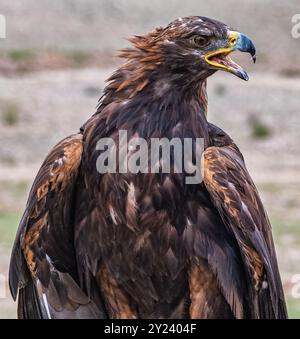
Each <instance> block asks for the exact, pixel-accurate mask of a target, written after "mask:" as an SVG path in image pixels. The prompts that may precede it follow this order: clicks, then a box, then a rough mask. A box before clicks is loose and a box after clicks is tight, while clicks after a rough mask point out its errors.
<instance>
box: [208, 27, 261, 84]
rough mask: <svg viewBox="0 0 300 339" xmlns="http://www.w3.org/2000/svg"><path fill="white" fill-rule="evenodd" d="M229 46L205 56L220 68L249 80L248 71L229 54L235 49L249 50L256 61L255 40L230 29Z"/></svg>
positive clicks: (211, 63)
mask: <svg viewBox="0 0 300 339" xmlns="http://www.w3.org/2000/svg"><path fill="white" fill-rule="evenodd" d="M228 40H229V46H228V47H226V48H220V49H219V50H217V51H215V52H213V53H209V54H207V55H206V56H205V61H206V62H207V63H208V64H209V65H211V66H214V67H216V68H218V69H222V70H224V71H226V72H230V73H232V74H234V75H236V76H238V77H239V78H241V79H243V80H246V81H247V80H249V76H248V74H247V72H246V71H245V70H244V69H243V68H242V67H241V66H240V65H238V64H237V63H235V62H234V61H233V60H232V59H231V58H230V57H229V54H230V53H231V52H233V51H241V52H247V53H249V54H250V55H251V56H252V60H253V62H254V63H255V61H256V55H255V52H256V51H255V46H254V44H253V42H252V41H251V40H250V39H249V38H248V37H247V36H246V35H244V34H241V33H239V32H234V31H228Z"/></svg>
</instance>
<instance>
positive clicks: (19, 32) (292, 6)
mask: <svg viewBox="0 0 300 339" xmlns="http://www.w3.org/2000/svg"><path fill="white" fill-rule="evenodd" d="M297 13H300V7H299V0H288V1H280V0H272V1H271V0H252V1H241V0H227V1H214V2H212V1H206V0H185V1H181V0H165V1H158V0H152V1H148V2H145V1H138V0H126V1H125V0H109V1H108V0H106V1H104V0H77V1H75V0H41V1H38V2H37V1H34V0H27V1H20V0H14V1H7V0H0V14H2V15H4V16H5V18H6V38H5V39H0V318H14V317H16V304H15V303H13V302H12V300H11V298H10V294H9V290H8V287H7V278H6V277H7V271H8V262H9V255H10V249H11V246H12V242H13V239H14V235H15V232H16V228H17V226H18V222H19V220H20V216H21V213H22V211H23V209H24V207H25V204H26V199H27V195H28V192H29V189H30V186H31V183H32V181H33V179H34V177H35V175H36V173H37V170H38V168H39V166H40V165H41V162H42V161H43V159H44V157H45V156H46V154H47V152H48V151H49V150H50V148H51V147H52V146H53V145H54V144H55V143H57V142H58V141H59V140H60V139H62V138H63V137H65V136H67V135H69V134H71V133H74V132H76V131H77V130H78V128H79V127H80V126H81V125H82V124H83V123H84V121H85V120H86V119H87V118H88V117H89V116H90V115H91V114H93V113H94V111H95V106H96V104H97V100H98V98H99V97H100V95H101V92H102V90H103V87H104V80H105V79H106V78H107V77H108V76H109V74H110V73H111V72H112V70H113V69H114V68H115V67H116V66H117V64H118V62H119V61H118V59H117V58H115V57H114V55H115V54H116V52H115V50H116V49H119V48H121V47H124V46H126V45H128V43H127V42H126V40H125V38H126V37H128V36H130V35H133V34H141V33H145V32H147V31H149V30H152V29H153V28H154V27H156V26H160V25H162V26H163V25H166V24H167V23H169V22H170V21H172V20H173V19H175V18H177V17H181V16H187V15H203V16H208V17H212V18H215V19H219V20H221V21H223V22H225V23H227V24H228V25H230V26H232V27H233V28H234V29H236V30H239V31H240V32H243V33H245V34H247V35H249V36H250V37H251V38H252V40H253V41H254V42H255V44H256V47H257V50H258V55H257V64H256V65H255V67H253V66H252V65H251V62H250V59H249V58H248V57H247V56H239V58H240V60H239V61H240V62H242V64H243V65H244V66H245V68H246V69H247V70H249V75H250V81H249V82H248V83H246V82H243V81H241V80H239V79H237V78H235V77H233V76H232V75H230V74H225V73H224V72H223V73H222V72H219V73H218V74H216V75H215V76H213V77H211V78H210V79H209V82H208V92H209V93H208V94H209V120H211V121H212V122H214V123H216V124H218V125H219V126H220V127H221V128H223V129H225V130H226V131H227V132H228V133H229V134H230V135H231V136H232V138H233V139H234V140H235V141H236V142H237V144H238V145H239V147H240V149H241V151H242V152H243V154H244V156H245V160H246V164H247V166H248V168H249V171H250V173H251V175H252V177H253V179H254V181H255V182H256V184H257V186H258V189H259V191H260V193H261V196H262V199H263V202H264V204H265V207H266V209H267V211H268V213H269V216H270V218H271V221H272V225H273V232H274V237H275V243H276V247H277V251H278V252H277V253H278V257H279V263H280V269H281V274H282V278H283V282H284V288H285V293H286V297H287V301H288V308H289V315H290V317H292V318H300V246H299V245H300V228H299V222H300V208H299V207H300V178H299V175H298V174H299V173H300V148H299V140H300V128H299V126H300V62H299V58H300V54H299V52H300V38H299V39H296V38H295V37H294V38H293V36H292V33H291V32H292V27H293V25H295V24H293V23H292V17H293V16H294V15H295V14H297ZM237 57H238V56H237Z"/></svg>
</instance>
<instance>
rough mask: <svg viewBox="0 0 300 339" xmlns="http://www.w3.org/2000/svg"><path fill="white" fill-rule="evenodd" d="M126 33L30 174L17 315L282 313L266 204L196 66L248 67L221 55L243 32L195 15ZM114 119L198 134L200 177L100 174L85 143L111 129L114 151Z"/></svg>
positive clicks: (130, 130)
mask: <svg viewBox="0 0 300 339" xmlns="http://www.w3.org/2000/svg"><path fill="white" fill-rule="evenodd" d="M130 41H131V43H132V44H133V47H131V48H128V49H125V50H123V51H122V54H121V56H122V57H123V58H125V59H126V62H125V63H124V64H123V65H122V66H121V67H120V68H119V69H118V70H117V71H116V72H115V73H114V74H113V75H112V76H111V77H110V78H109V79H108V84H107V86H106V88H105V91H104V95H103V97H102V98H101V99H100V102H99V106H98V109H97V112H96V113H95V114H94V115H93V116H92V117H91V118H90V119H89V120H88V121H87V122H86V123H85V124H84V126H83V127H82V128H81V129H80V131H79V132H78V133H77V134H74V135H72V136H69V137H67V138H66V139H64V140H63V141H61V142H60V143H58V144H57V145H56V146H55V147H54V148H53V149H52V151H51V152H50V153H49V155H48V156H47V157H46V160H45V161H44V163H43V165H42V167H41V169H40V171H39V172H38V174H37V177H36V179H35V181H34V183H33V186H32V189H31V192H30V195H29V199H28V203H27V206H26V209H25V212H24V214H23V217H22V220H21V222H20V226H19V229H18V233H17V236H16V241H15V245H14V248H13V251H12V257H11V264H10V288H11V293H12V295H13V297H14V298H16V297H17V294H18V316H19V317H20V318H193V319H196V318H286V317H287V313H286V306H285V301H284V295H283V289H282V284H281V280H280V275H279V271H278V265H277V260H276V254H275V249H274V244H273V240H272V234H271V226H270V222H269V220H268V217H267V214H266V212H265V210H264V207H263V205H262V203H261V200H260V198H259V195H258V192H257V190H256V188H255V185H254V184H253V182H252V180H251V177H250V175H249V173H248V171H247V169H246V166H245V163H244V159H243V156H242V154H241V153H240V151H239V149H238V147H237V146H236V145H235V144H234V142H233V141H232V139H231V138H230V137H229V136H228V135H227V134H226V133H225V132H223V131H222V130H221V129H219V128H218V127H216V126H214V125H212V124H210V123H209V122H208V121H207V118H206V111H207V95H206V79H207V78H208V77H209V76H210V75H212V74H213V73H215V72H216V71H217V70H224V71H227V72H230V73H233V74H235V75H237V76H238V77H240V78H242V79H244V80H248V76H247V73H246V72H245V71H244V70H243V69H242V68H241V67H240V66H239V65H237V64H236V63H234V62H233V61H232V60H231V59H230V57H229V54H230V52H232V51H233V50H240V51H243V52H249V53H250V54H251V55H252V57H253V60H254V61H255V48H254V45H253V43H252V42H251V40H250V39H249V38H248V37H246V36H245V35H243V34H240V33H238V32H235V31H232V30H230V29H229V27H228V26H226V25H225V24H223V23H221V22H218V21H216V20H212V19H208V18H204V17H197V16H195V17H187V18H182V19H181V18H180V19H178V20H175V21H174V22H172V23H171V24H169V25H168V26H167V27H165V28H158V29H156V30H155V31H153V32H151V33H149V34H146V35H144V36H135V37H134V38H132V39H130ZM224 114H226V112H224ZM120 130H125V131H127V135H128V140H132V139H134V138H137V137H139V138H143V139H144V140H146V141H147V142H150V140H152V138H168V139H171V138H174V137H176V138H179V140H183V139H184V138H192V140H194V139H195V138H202V139H203V140H204V153H203V154H202V156H203V157H202V159H203V161H202V167H203V171H202V175H203V181H202V182H200V183H197V184H187V183H186V181H185V179H186V177H187V176H188V173H186V172H183V173H177V172H175V171H174V170H173V171H171V173H151V172H150V171H148V172H147V171H146V172H143V173H141V172H139V173H132V172H127V173H122V172H121V171H118V169H119V168H120V165H121V164H120V163H119V162H117V170H116V171H115V172H116V173H104V174H103V173H102V174H101V173H99V171H98V170H97V166H96V163H97V161H98V159H99V155H100V154H103V153H101V151H99V147H98V146H97V143H98V141H99V140H103V138H111V140H113V141H116V145H117V150H119V151H120V149H121V143H120V142H119V143H118V132H119V131H120ZM192 145H193V151H194V152H193V154H194V155H193V164H195V163H196V159H197V158H199V157H201V154H199V153H197V151H196V148H195V142H194V141H193V144H192ZM173 156H174V155H173ZM172 168H173V169H174V167H172Z"/></svg>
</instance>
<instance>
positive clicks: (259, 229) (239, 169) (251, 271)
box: [203, 144, 287, 318]
mask: <svg viewBox="0 0 300 339" xmlns="http://www.w3.org/2000/svg"><path fill="white" fill-rule="evenodd" d="M203 165H204V166H203V179H204V184H205V186H206V188H207V190H208V192H209V194H210V196H211V199H212V202H213V204H214V205H215V207H216V208H217V210H218V212H219V214H220V216H221V218H222V220H223V222H224V223H225V225H226V226H227V227H228V229H229V230H230V231H231V232H232V234H233V235H234V237H235V239H236V241H237V243H238V246H239V249H240V252H241V256H242V259H243V263H244V266H245V270H246V272H247V274H248V277H249V282H250V288H249V300H252V302H253V307H252V308H250V309H253V310H254V314H253V316H254V317H257V318H264V317H271V318H272V317H273V318H286V317H287V313H286V306H285V301H284V294H283V288H282V283H281V280H280V274H279V269H278V264H277V259H276V254H275V248H274V243H273V239H272V233H271V225H270V222H269V219H268V217H267V214H266V212H265V210H264V207H263V205H262V202H261V200H260V198H259V194H258V192H257V189H256V187H255V185H254V183H253V181H252V179H251V177H250V175H249V173H248V171H247V169H246V166H245V163H244V160H243V156H242V155H241V153H240V152H239V150H238V148H237V147H236V146H235V145H234V144H231V145H227V146H223V147H215V146H213V147H209V148H207V149H206V151H205V152H204V164H203Z"/></svg>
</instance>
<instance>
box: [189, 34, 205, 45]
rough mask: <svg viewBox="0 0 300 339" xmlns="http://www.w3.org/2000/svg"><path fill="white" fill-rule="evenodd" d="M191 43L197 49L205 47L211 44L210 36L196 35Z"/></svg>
mask: <svg viewBox="0 0 300 339" xmlns="http://www.w3.org/2000/svg"><path fill="white" fill-rule="evenodd" d="M191 42H192V44H193V45H194V46H196V47H204V46H206V45H207V44H208V43H209V37H208V36H201V35H194V36H193V37H192V38H191Z"/></svg>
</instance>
